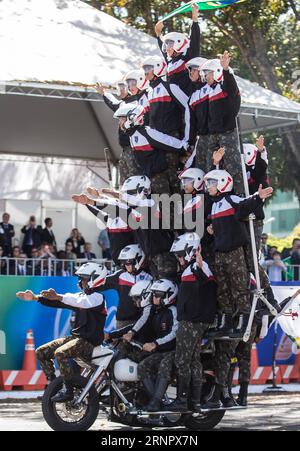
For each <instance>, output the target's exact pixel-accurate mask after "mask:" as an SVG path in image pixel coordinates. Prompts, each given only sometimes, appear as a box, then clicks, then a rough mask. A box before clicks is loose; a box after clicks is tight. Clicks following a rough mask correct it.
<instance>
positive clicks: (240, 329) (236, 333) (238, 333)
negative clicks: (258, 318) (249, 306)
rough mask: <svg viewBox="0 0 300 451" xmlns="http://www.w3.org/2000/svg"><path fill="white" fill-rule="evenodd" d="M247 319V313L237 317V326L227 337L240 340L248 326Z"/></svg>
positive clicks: (248, 316)
mask: <svg viewBox="0 0 300 451" xmlns="http://www.w3.org/2000/svg"><path fill="white" fill-rule="evenodd" d="M249 318H250V315H249V314H248V313H242V314H241V315H239V318H238V324H237V326H236V327H235V328H234V329H233V331H232V333H231V334H230V335H229V336H230V338H239V339H241V340H242V339H243V337H244V335H245V332H246V329H247V326H248V322H249Z"/></svg>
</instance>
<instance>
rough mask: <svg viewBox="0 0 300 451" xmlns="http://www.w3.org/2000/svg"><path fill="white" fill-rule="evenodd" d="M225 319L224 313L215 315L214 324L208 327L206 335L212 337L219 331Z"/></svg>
mask: <svg viewBox="0 0 300 451" xmlns="http://www.w3.org/2000/svg"><path fill="white" fill-rule="evenodd" d="M222 319H223V313H218V314H217V315H216V317H215V320H214V323H213V325H212V326H211V327H210V328H209V329H208V331H207V332H206V334H205V335H204V337H207V338H210V337H214V334H215V333H217V332H218V330H219V328H220V327H221V324H222Z"/></svg>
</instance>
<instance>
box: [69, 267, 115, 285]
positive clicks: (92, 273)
mask: <svg viewBox="0 0 300 451" xmlns="http://www.w3.org/2000/svg"><path fill="white" fill-rule="evenodd" d="M75 275H76V276H78V277H79V278H82V279H89V282H88V287H89V288H97V287H100V286H101V285H103V284H104V283H105V280H106V276H107V268H106V266H104V265H100V264H99V263H93V262H88V263H84V264H83V265H81V266H80V268H78V269H77V271H76V272H75Z"/></svg>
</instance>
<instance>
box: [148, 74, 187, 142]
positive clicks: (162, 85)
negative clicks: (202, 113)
mask: <svg viewBox="0 0 300 451" xmlns="http://www.w3.org/2000/svg"><path fill="white" fill-rule="evenodd" d="M148 101H149V125H150V127H151V128H153V129H155V130H158V131H160V132H162V133H165V134H167V135H172V136H176V137H178V138H181V137H182V138H183V139H184V140H185V141H188V140H189V136H190V111H189V105H188V101H189V97H188V96H187V95H186V94H185V93H184V92H183V90H182V89H181V88H180V87H179V86H177V85H175V84H173V83H169V82H167V81H165V80H164V79H163V78H161V77H158V78H156V79H154V80H152V81H151V82H150V88H149V89H148Z"/></svg>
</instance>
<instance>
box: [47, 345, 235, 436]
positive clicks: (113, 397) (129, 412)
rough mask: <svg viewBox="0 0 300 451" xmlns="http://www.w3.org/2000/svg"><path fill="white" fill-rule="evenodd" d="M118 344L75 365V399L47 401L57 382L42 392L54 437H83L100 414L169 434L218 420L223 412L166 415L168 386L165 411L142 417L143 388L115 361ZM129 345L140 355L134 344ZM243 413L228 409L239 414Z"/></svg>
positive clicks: (132, 366)
mask: <svg viewBox="0 0 300 451" xmlns="http://www.w3.org/2000/svg"><path fill="white" fill-rule="evenodd" d="M117 342H118V341H116V340H115V343H114V345H112V344H111V343H105V344H102V345H101V346H97V347H96V348H95V349H94V351H93V354H92V358H91V360H90V361H84V360H82V359H76V360H75V361H76V363H77V364H78V365H79V367H80V368H82V372H81V374H79V375H76V376H74V378H73V386H74V399H73V400H72V401H69V402H66V403H55V402H52V401H51V398H52V397H53V396H55V395H56V394H57V393H58V392H59V391H60V390H61V389H62V387H63V380H62V378H61V377H57V378H56V379H54V381H52V382H51V383H50V384H49V385H48V387H47V388H46V390H45V393H44V396H43V398H42V411H43V416H44V419H45V421H46V422H47V424H48V425H49V426H50V427H51V428H52V429H53V430H55V431H87V430H88V429H90V428H91V426H92V425H93V424H94V423H95V421H96V419H97V417H98V414H99V411H100V410H101V411H102V412H103V413H104V415H105V416H106V418H107V420H108V421H113V422H117V423H120V424H123V425H127V426H132V427H143V426H144V427H148V428H149V427H162V428H172V427H178V426H182V427H185V428H187V429H191V430H198V431H201V430H210V429H213V428H214V427H215V426H216V425H217V424H219V423H220V421H221V420H222V418H223V416H224V414H225V412H226V410H227V409H225V408H218V409H215V410H206V411H204V410H203V411H201V413H197V414H196V413H194V412H192V411H188V412H184V413H183V412H171V411H168V410H167V406H168V404H169V403H170V402H172V401H173V400H174V398H175V397H176V390H175V389H174V387H172V386H171V385H170V386H169V388H168V390H167V393H166V395H165V398H164V406H165V407H164V410H162V411H160V412H147V411H144V410H143V406H145V405H146V404H147V402H148V401H149V399H148V396H147V393H146V391H145V389H144V387H143V384H142V383H141V382H140V381H139V378H138V373H137V366H138V364H137V363H136V362H133V361H132V360H129V359H128V358H121V359H120V360H117V359H116V358H114V357H115V356H116V355H117ZM131 345H132V346H135V347H137V348H139V349H142V345H141V344H140V343H138V342H134V341H131ZM211 386H212V382H211V381H210V380H208V381H207V382H206V384H205V385H204V387H203V393H208V392H209V391H210V389H211ZM241 408H243V407H240V406H238V407H233V408H230V409H229V410H232V409H241Z"/></svg>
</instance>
